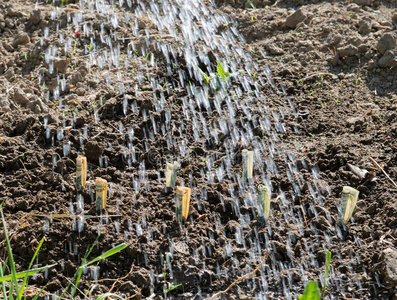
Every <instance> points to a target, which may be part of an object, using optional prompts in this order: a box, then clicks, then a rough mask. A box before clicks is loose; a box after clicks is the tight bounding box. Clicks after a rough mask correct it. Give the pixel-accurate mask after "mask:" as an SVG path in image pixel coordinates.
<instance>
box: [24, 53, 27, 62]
mask: <svg viewBox="0 0 397 300" xmlns="http://www.w3.org/2000/svg"><path fill="white" fill-rule="evenodd" d="M24 55H25V60H28V53H27V52H25V53H24Z"/></svg>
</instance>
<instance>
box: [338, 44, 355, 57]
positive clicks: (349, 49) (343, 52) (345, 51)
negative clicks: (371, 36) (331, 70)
mask: <svg viewBox="0 0 397 300" xmlns="http://www.w3.org/2000/svg"><path fill="white" fill-rule="evenodd" d="M357 52H358V49H357V47H356V46H354V45H347V46H344V47H342V48H339V49H338V51H337V53H338V54H339V56H342V57H348V56H352V55H356V54H357Z"/></svg>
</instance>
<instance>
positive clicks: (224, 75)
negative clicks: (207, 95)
mask: <svg viewBox="0 0 397 300" xmlns="http://www.w3.org/2000/svg"><path fill="white" fill-rule="evenodd" d="M216 75H217V76H219V77H220V78H222V80H223V81H227V80H228V79H229V77H230V73H229V72H227V71H226V70H225V68H224V67H223V65H222V63H221V62H219V61H217V66H216Z"/></svg>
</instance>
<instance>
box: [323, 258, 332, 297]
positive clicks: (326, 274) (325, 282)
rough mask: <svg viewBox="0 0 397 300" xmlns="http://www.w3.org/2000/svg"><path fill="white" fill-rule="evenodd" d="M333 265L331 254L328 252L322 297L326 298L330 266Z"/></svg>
mask: <svg viewBox="0 0 397 300" xmlns="http://www.w3.org/2000/svg"><path fill="white" fill-rule="evenodd" d="M330 263H331V252H329V251H327V258H326V261H325V276H324V286H323V291H322V293H321V296H323V297H324V295H325V290H326V289H327V283H328V277H329V265H330Z"/></svg>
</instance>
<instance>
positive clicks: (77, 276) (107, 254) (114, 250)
mask: <svg viewBox="0 0 397 300" xmlns="http://www.w3.org/2000/svg"><path fill="white" fill-rule="evenodd" d="M99 237H100V235H98V236H97V238H96V239H95V241H94V243H93V244H92V246H91V247H90V248H87V251H86V253H85V255H84V258H83V260H82V262H81V265H80V267H79V268H78V269H77V272H76V274H75V275H74V277H73V281H74V280H76V281H75V283H74V284H73V283H72V282H73V281H70V282H69V284H68V285H67V286H66V288H65V290H64V291H63V293H62V294H61V296H60V297H59V298H60V299H62V297H63V296H64V295H65V294H66V292H67V291H68V289H69V288H70V286H71V285H72V284H73V286H74V288H73V291H72V294H71V299H73V297H74V295H75V294H76V291H77V286H78V285H79V282H80V279H81V276H82V275H83V269H84V268H86V267H87V266H89V265H92V264H93V263H96V262H98V261H100V260H103V259H106V258H108V257H110V256H112V255H114V254H116V253H118V252H120V251H121V250H123V249H124V248H126V247H127V245H126V244H125V243H122V244H120V245H118V246H115V247H113V248H112V249H110V250H108V251H106V252H105V253H103V254H102V255H99V256H98V257H96V258H94V259H93V260H91V261H89V262H88V263H86V260H87V258H88V256H89V255H90V254H91V252H92V249H94V246H95V245H96V243H97V241H98V239H99ZM105 295H106V294H104V295H101V296H100V297H99V298H97V299H103V298H104V296H105ZM112 296H117V297H118V298H119V299H123V298H122V297H120V296H118V295H115V294H112ZM101 297H102V298H101Z"/></svg>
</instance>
